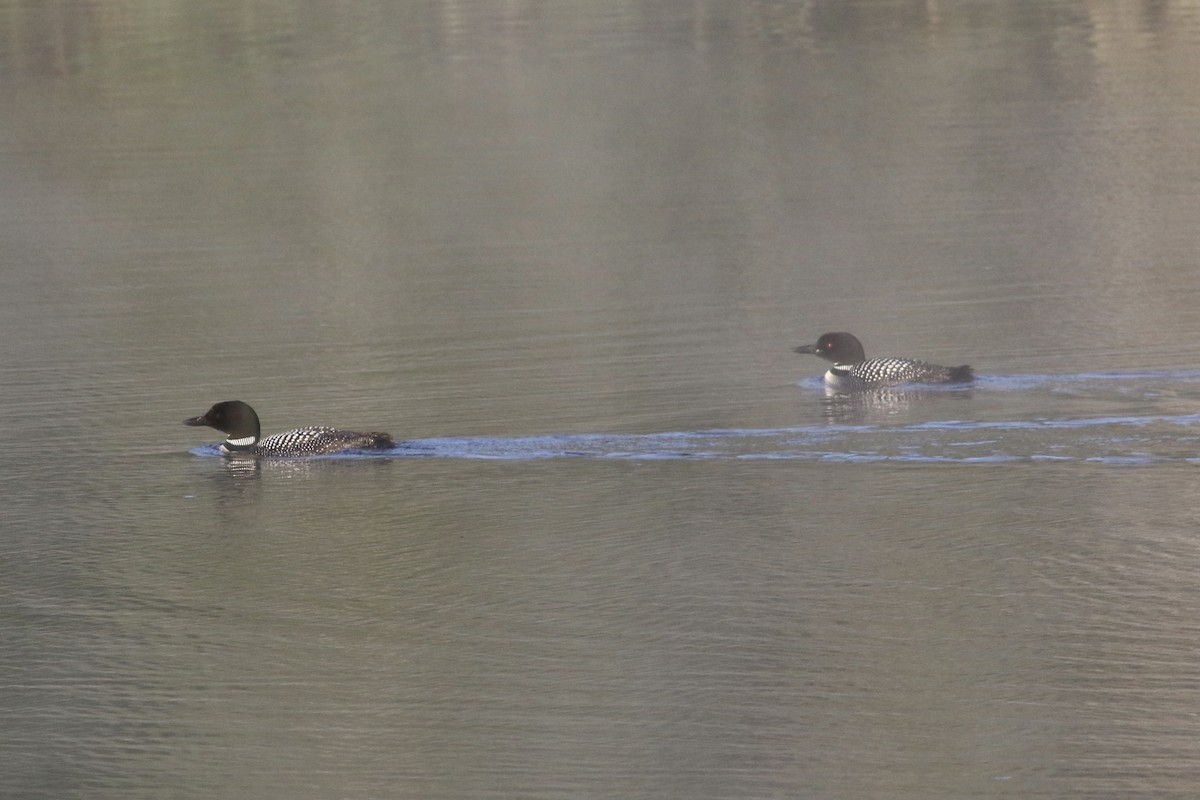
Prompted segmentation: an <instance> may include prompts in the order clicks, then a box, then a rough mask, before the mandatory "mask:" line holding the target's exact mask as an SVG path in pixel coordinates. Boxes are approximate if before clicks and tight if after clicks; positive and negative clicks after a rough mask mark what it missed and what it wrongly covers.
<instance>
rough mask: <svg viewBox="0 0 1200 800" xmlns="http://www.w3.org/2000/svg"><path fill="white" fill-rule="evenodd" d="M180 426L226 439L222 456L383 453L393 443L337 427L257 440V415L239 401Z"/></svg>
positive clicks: (384, 436)
mask: <svg viewBox="0 0 1200 800" xmlns="http://www.w3.org/2000/svg"><path fill="white" fill-rule="evenodd" d="M183 424H184V425H193V426H197V427H199V426H205V425H206V426H208V427H210V428H216V429H217V430H219V431H222V432H224V433H226V434H228V436H227V437H226V439H225V441H224V442H222V443H221V453H222V454H224V455H249V456H268V457H270V456H275V457H284V458H295V457H297V456H321V455H328V454H329V453H340V452H343V451H345V450H386V449H387V448H389V447H393V446H394V445H395V442H393V441H392V437H391V435H389V434H386V433H357V432H355V431H344V430H339V429H338V428H325V427H308V428H296V429H295V430H291V431H286V432H285V433H277V434H275V435H274V436H268V437H267V438H265V439H259V438H258V437H259V426H258V414H256V413H254V409H253V408H251V407H250V406H249V405H247V404H246V403H243V402H242V401H241V400H225V401H224V402H221V403H217V404H216V405H215V406H213V407H212V408H210V409H209V410H208V411H207V412H205V413H204V414H203V415H202V416H199V417H192V418H191V419H185V420H184V421H183Z"/></svg>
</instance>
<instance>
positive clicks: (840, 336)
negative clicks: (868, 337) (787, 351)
mask: <svg viewBox="0 0 1200 800" xmlns="http://www.w3.org/2000/svg"><path fill="white" fill-rule="evenodd" d="M795 352H797V353H801V354H803V355H815V356H819V357H821V358H823V359H825V360H826V361H832V362H833V367H831V368H830V369H829V371H828V372H826V373H825V385H826V386H828V387H830V388H833V389H837V390H839V391H845V392H855V391H867V390H871V389H881V388H884V387H888V386H898V385H900V384H904V383H970V382H971V381H973V380H974V379H975V371H974V370H973V369H971V367H970V366H968V365H967V364H963V365H962V366H960V367H943V366H941V365H940V364H928V363H926V362H924V361H917V360H915V359H911V358H870V359H869V358H867V356H866V352H865V351H864V350H863V346H862V342H860V341H859V340H858V338H857V337H856V336H854V335H853V334H850V333H846V332H844V331H841V332H834V333H825V334H822V335H821V338H819V339H817V342H816V344H804V345H800V346H799V347H797V348H795Z"/></svg>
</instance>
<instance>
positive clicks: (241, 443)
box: [225, 436, 258, 452]
mask: <svg viewBox="0 0 1200 800" xmlns="http://www.w3.org/2000/svg"><path fill="white" fill-rule="evenodd" d="M256 444H258V437H257V436H245V437H242V438H241V439H226V440H225V449H226V450H232V451H235V452H240V451H245V450H253V449H254V445H256Z"/></svg>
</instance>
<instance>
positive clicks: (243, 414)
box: [183, 400, 260, 447]
mask: <svg viewBox="0 0 1200 800" xmlns="http://www.w3.org/2000/svg"><path fill="white" fill-rule="evenodd" d="M183 424H184V425H195V426H197V427H199V426H202V425H207V426H208V427H210V428H216V429H217V430H219V431H221V432H222V433H226V434H228V436H229V439H228V441H227V442H226V444H230V443H232V444H234V445H238V446H241V447H251V446H253V445H254V443H255V442H257V441H258V436H259V432H260V429H259V427H258V414H255V413H254V409H253V408H251V407H250V406H248V405H246V404H245V403H243V402H242V401H241V400H225V401H224V402H221V403H217V404H216V405H215V406H213V407H212V408H210V409H209V410H208V411H206V412H204V415H203V416H199V417H192V418H191V419H185V420H184V421H183Z"/></svg>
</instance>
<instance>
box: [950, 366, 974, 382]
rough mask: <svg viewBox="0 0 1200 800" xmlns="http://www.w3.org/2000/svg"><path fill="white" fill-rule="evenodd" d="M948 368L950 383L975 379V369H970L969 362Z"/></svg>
mask: <svg viewBox="0 0 1200 800" xmlns="http://www.w3.org/2000/svg"><path fill="white" fill-rule="evenodd" d="M948 369H949V370H950V377H949V379H948V380H949V382H950V383H970V382H971V381H973V380H975V370H973V369H971V365H970V364H963V365H962V366H961V367H948Z"/></svg>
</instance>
